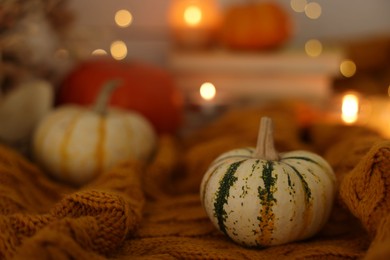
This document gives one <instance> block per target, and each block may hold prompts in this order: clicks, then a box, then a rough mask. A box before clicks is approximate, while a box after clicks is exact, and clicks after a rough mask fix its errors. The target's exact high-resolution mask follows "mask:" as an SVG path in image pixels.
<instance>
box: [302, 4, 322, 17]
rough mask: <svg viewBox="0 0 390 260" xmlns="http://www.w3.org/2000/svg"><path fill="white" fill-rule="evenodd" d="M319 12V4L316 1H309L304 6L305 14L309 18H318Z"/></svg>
mask: <svg viewBox="0 0 390 260" xmlns="http://www.w3.org/2000/svg"><path fill="white" fill-rule="evenodd" d="M321 13H322V8H321V5H320V4H319V3H317V2H311V3H308V4H307V5H306V6H305V14H306V16H307V17H309V18H310V19H313V20H314V19H318V18H319V17H320V16H321Z"/></svg>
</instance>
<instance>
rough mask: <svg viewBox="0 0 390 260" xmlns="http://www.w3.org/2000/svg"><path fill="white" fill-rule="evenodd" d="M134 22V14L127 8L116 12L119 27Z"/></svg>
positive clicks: (116, 21)
mask: <svg viewBox="0 0 390 260" xmlns="http://www.w3.org/2000/svg"><path fill="white" fill-rule="evenodd" d="M132 22H133V15H132V14H131V13H130V12H129V11H128V10H126V9H121V10H119V11H117V12H116V13H115V23H116V24H117V25H118V26H119V27H123V28H124V27H128V26H130V25H131V23H132Z"/></svg>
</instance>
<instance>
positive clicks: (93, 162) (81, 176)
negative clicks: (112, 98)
mask: <svg viewBox="0 0 390 260" xmlns="http://www.w3.org/2000/svg"><path fill="white" fill-rule="evenodd" d="M155 141H156V140H155V134H154V132H153V130H152V126H151V125H150V124H149V123H148V122H147V121H146V120H145V119H144V118H142V117H141V116H139V115H138V114H135V113H130V112H128V111H126V112H123V111H121V110H115V109H110V110H108V112H107V114H105V115H104V116H103V115H100V114H98V113H95V112H94V111H92V110H89V109H87V108H81V107H78V106H65V107H61V108H59V109H57V110H55V111H53V112H52V113H50V114H49V115H48V116H47V117H46V118H45V119H44V120H43V122H42V123H41V124H40V125H39V127H38V129H37V130H36V132H35V135H34V141H33V148H34V156H35V159H36V160H37V162H39V163H40V164H41V165H42V166H43V167H44V168H45V169H46V170H47V171H48V172H49V173H51V174H52V175H53V176H54V177H56V178H58V179H60V180H64V181H70V182H72V183H76V184H83V183H85V182H87V181H89V180H91V179H92V178H94V177H95V176H96V175H97V174H99V173H100V172H102V171H103V170H106V169H108V168H110V167H112V166H113V165H114V164H116V163H118V162H120V161H122V160H126V159H129V158H134V159H146V158H147V157H148V156H150V154H151V152H152V150H153V148H154V145H155Z"/></svg>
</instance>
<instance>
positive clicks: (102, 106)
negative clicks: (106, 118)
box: [93, 80, 121, 115]
mask: <svg viewBox="0 0 390 260" xmlns="http://www.w3.org/2000/svg"><path fill="white" fill-rule="evenodd" d="M120 83H121V81H120V80H110V81H107V82H106V83H105V84H104V85H103V87H102V89H101V90H100V92H99V94H98V97H97V98H96V101H95V104H94V107H93V111H95V112H96V113H99V114H101V115H104V114H105V113H106V112H107V105H108V101H109V99H110V97H111V94H112V92H113V91H114V90H115V89H116V88H117V87H118V86H119V84H120Z"/></svg>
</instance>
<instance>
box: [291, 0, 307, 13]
mask: <svg viewBox="0 0 390 260" xmlns="http://www.w3.org/2000/svg"><path fill="white" fill-rule="evenodd" d="M306 5H307V1H306V0H291V1H290V6H291V8H292V9H293V10H294V11H295V12H297V13H303V12H304V11H305V7H306Z"/></svg>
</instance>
